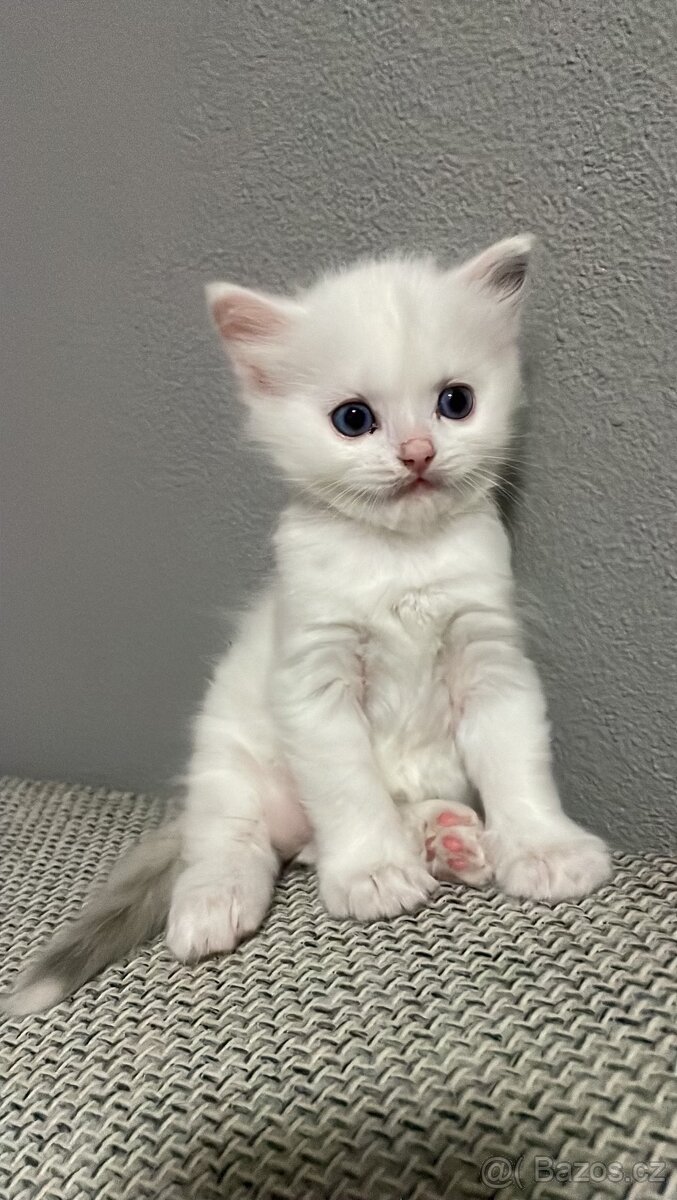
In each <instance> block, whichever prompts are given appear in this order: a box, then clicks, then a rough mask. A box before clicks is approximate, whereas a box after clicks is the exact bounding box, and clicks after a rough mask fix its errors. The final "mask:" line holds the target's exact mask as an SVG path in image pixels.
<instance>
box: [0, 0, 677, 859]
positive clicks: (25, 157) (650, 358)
mask: <svg viewBox="0 0 677 1200" xmlns="http://www.w3.org/2000/svg"><path fill="white" fill-rule="evenodd" d="M674 12H675V10H674V5H672V4H670V3H668V0H665V2H664V3H663V2H661V0H641V2H640V3H637V0H613V2H609V0H601V3H596V4H591V3H590V2H589V0H560V2H559V3H557V4H555V3H554V2H548V3H546V0H541V2H540V3H529V2H527V0H522V2H521V3H520V2H518V0H503V2H502V3H500V4H496V3H494V2H493V0H491V2H490V0H475V2H474V3H472V4H470V3H467V2H466V0H408V2H405V3H397V2H395V3H393V2H392V0H368V2H367V0H347V3H345V4H338V3H333V2H330V0H325V2H324V3H312V4H308V3H307V2H306V0H294V2H291V0H290V2H289V3H285V4H282V3H279V2H276V0H262V3H261V4H251V3H250V2H249V0H246V2H245V0H234V2H232V3H226V2H221V3H216V2H198V3H196V4H193V5H187V4H183V3H181V2H180V0H163V3H162V4H160V3H159V2H158V3H155V4H138V3H137V2H136V0H134V2H133V3H132V2H129V0H123V2H118V3H116V4H114V5H103V4H98V5H92V4H90V3H86V2H85V0H65V2H64V3H63V4H59V5H57V4H53V3H49V2H48V0H42V2H41V3H40V2H37V0H36V2H34V3H31V4H23V5H19V4H15V5H9V6H5V12H4V14H3V26H4V28H3V31H2V38H1V39H0V44H1V50H0V53H1V54H2V56H3V58H4V62H3V63H2V66H1V69H0V80H1V83H0V87H1V88H2V89H3V92H4V95H3V97H2V99H3V103H2V111H3V122H2V128H1V131H0V137H1V138H2V143H3V144H2V147H1V148H0V161H2V164H3V166H2V173H3V193H2V198H1V200H0V204H1V206H2V208H1V217H2V222H1V223H2V228H3V230H4V231H5V232H6V231H9V238H8V240H7V242H6V243H5V244H4V249H3V252H2V259H3V261H2V268H3V274H4V277H5V278H4V284H3V286H2V351H1V354H2V363H1V365H0V380H1V381H2V418H1V419H2V431H1V432H2V441H1V445H2V457H3V462H2V475H1V485H2V490H3V511H2V517H3V532H2V543H1V550H2V561H1V564H0V568H1V571H2V576H1V593H0V600H1V612H2V644H1V645H2V675H1V680H2V686H1V689H0V706H1V715H0V739H1V741H0V746H1V763H2V767H3V768H4V769H5V770H7V771H12V772H24V773H28V774H31V775H33V776H61V777H65V778H68V779H76V778H80V779H85V780H90V781H104V782H109V783H114V784H117V785H122V786H132V787H138V786H144V787H149V786H152V787H157V786H161V785H163V784H164V783H165V782H166V781H167V780H168V779H169V778H170V777H171V775H172V773H173V772H174V771H176V770H177V769H179V768H180V766H181V763H182V760H183V758H184V756H185V753H186V748H187V727H188V721H189V718H190V715H191V714H192V711H193V710H194V708H195V706H196V704H197V702H198V700H199V697H200V694H201V692H202V689H203V685H204V680H205V677H206V673H207V670H208V662H209V659H210V656H211V655H212V654H214V653H215V652H216V650H217V649H218V647H219V645H220V643H221V640H222V636H223V631H222V629H221V624H220V619H219V616H218V612H219V609H220V608H221V607H226V608H227V607H228V606H232V605H234V604H239V603H240V602H241V601H242V599H243V597H245V596H246V595H247V593H248V592H249V590H250V589H251V588H252V586H253V585H255V583H256V580H257V579H258V578H259V577H260V575H261V572H262V570H263V569H264V568H265V565H266V563H267V549H266V535H267V531H268V528H269V526H270V523H271V521H272V520H273V518H274V516H275V514H276V512H277V511H278V509H279V506H280V501H281V495H280V491H279V490H278V488H277V486H276V485H275V484H273V483H272V482H271V481H270V478H269V472H268V470H267V469H264V468H263V467H262V466H261V465H260V463H259V462H258V461H257V460H256V459H255V458H254V457H253V456H252V455H250V453H249V452H246V451H245V450H244V449H243V448H242V447H241V446H240V444H239V442H238V436H237V415H236V407H235V404H234V401H233V397H232V389H231V388H230V385H229V384H228V382H227V379H226V376H225V373H224V371H223V369H222V365H221V360H220V355H219V351H218V348H217V346H216V344H215V341H214V339H213V338H212V336H211V333H210V331H209V330H208V328H207V323H206V319H205V315H204V311H203V301H202V294H201V285H202V283H203V281H204V280H206V279H209V278H210V277H213V276H215V275H216V276H218V275H225V276H230V277H233V278H236V279H239V280H242V281H245V282H251V283H259V284H267V285H273V286H276V285H281V284H283V283H284V281H285V280H289V279H295V280H305V279H307V278H308V276H309V275H310V274H311V273H312V271H313V270H314V268H315V267H316V266H318V265H326V264H327V263H329V262H332V261H334V260H336V259H342V258H350V257H352V256H353V255H356V254H361V253H364V252H365V251H378V250H381V249H383V248H386V247H392V246H395V247H398V246H399V247H420V248H432V249H434V250H437V251H440V252H441V253H446V252H451V253H453V254H455V253H457V252H459V251H461V252H464V251H466V250H469V249H471V248H474V247H479V246H481V245H482V244H483V243H485V242H487V241H488V240H490V239H491V238H494V237H497V236H500V235H502V234H506V233H511V232H513V231H515V230H519V229H522V228H525V227H526V228H528V229H532V230H535V231H536V232H538V233H540V234H541V235H542V237H543V238H544V241H545V246H544V249H543V252H542V255H541V261H540V265H539V272H540V274H539V278H538V281H537V286H536V290H535V293H534V299H533V304H532V313H531V322H530V330H529V344H530V347H531V351H532V357H533V358H534V360H535V364H536V365H535V368H534V371H533V379H532V390H533V391H534V402H533V409H532V415H531V428H530V440H529V443H528V448H527V451H526V458H527V463H526V466H525V468H524V475H525V482H526V492H525V496H524V499H523V501H522V503H521V505H520V507H519V509H518V514H517V530H516V540H517V565H518V571H519V574H520V577H521V579H522V581H523V583H524V586H525V589H526V592H527V595H528V597H529V600H530V607H531V608H532V610H533V611H534V614H535V625H534V645H535V649H536V655H537V658H538V659H539V662H540V665H541V668H542V670H543V673H544V676H545V679H546V684H547V688H548V692H549V696H550V700H551V709H552V715H553V720H554V724H555V726H556V730H557V751H558V770H559V775H560V779H561V782H562V787H563V791H564V793H565V796H566V798H567V801H568V804H569V806H570V808H571V810H572V811H573V812H575V813H577V814H579V815H580V816H583V817H585V818H586V819H587V820H588V821H589V823H590V824H591V825H593V826H594V827H595V828H597V829H599V830H601V831H603V832H607V833H609V834H610V835H611V838H612V840H613V842H614V843H615V844H616V845H619V846H623V845H632V846H646V847H648V846H654V847H662V846H664V845H665V844H666V843H667V842H668V841H671V842H673V844H674V835H673V829H674V818H673V813H674V808H673V785H674V776H675V769H674V768H675V762H674V710H675V699H676V698H677V697H676V682H675V679H676V671H675V651H674V646H675V624H674V607H675V606H674V588H673V584H674V580H675V553H674V549H673V545H672V542H673V540H674V502H675V495H674V466H673V464H674V460H675V450H676V449H677V438H676V434H675V394H674V379H675V370H674V368H675V357H674V350H673V344H674V328H675V316H676V312H675V286H674V256H673V251H674V239H675V228H676V219H675V218H676V215H677V214H676V212H675V192H674V168H675V165H676V164H675V117H676V116H677V113H676V112H675V93H674V90H672V88H671V76H674V44H675V32H676V30H675V18H674ZM5 143H7V144H5ZM671 535H672V537H671Z"/></svg>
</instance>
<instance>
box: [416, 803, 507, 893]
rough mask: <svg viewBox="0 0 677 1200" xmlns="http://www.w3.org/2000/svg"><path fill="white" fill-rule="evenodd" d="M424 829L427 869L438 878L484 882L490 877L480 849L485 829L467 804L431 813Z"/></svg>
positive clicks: (474, 882)
mask: <svg viewBox="0 0 677 1200" xmlns="http://www.w3.org/2000/svg"><path fill="white" fill-rule="evenodd" d="M428 822H429V823H428V824H427V828H426V830H425V852H426V859H427V861H428V863H429V864H430V869H431V871H432V872H433V874H435V875H436V876H437V877H438V878H441V879H445V878H447V879H449V878H451V879H457V880H458V879H461V880H463V881H465V882H468V883H473V884H478V883H484V882H486V880H487V879H488V878H490V875H491V871H490V869H489V867H488V866H487V862H486V858H485V855H484V850H483V848H482V834H483V833H484V828H483V825H482V822H481V821H480V819H479V817H478V816H477V814H476V813H475V812H474V810H473V809H472V808H470V807H469V806H467V805H461V804H459V805H458V806H455V807H451V806H449V807H447V808H444V809H442V811H441V812H437V813H434V814H432V813H431V814H430V816H429V818H428Z"/></svg>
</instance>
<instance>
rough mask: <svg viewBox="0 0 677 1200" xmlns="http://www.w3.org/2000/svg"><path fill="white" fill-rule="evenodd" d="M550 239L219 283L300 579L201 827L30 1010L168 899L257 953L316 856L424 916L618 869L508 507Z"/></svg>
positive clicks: (155, 850) (65, 950)
mask: <svg viewBox="0 0 677 1200" xmlns="http://www.w3.org/2000/svg"><path fill="white" fill-rule="evenodd" d="M530 244H531V243H530V239H529V238H527V237H518V238H512V239H509V240H507V241H505V242H501V243H499V244H498V245H496V246H493V247H491V248H490V249H489V250H487V251H485V252H484V253H483V254H481V255H479V256H478V257H477V258H475V259H473V260H471V261H470V262H468V263H465V264H463V265H461V266H460V267H456V268H454V269H444V268H440V267H438V266H436V265H435V263H434V262H432V261H430V260H416V259H387V260H385V261H383V262H368V263H364V264H362V265H358V266H356V267H353V268H352V269H350V270H346V271H344V272H342V273H340V274H335V275H331V276H329V277H328V278H326V279H324V280H323V281H322V282H320V283H319V284H317V286H316V287H314V288H312V289H310V290H309V291H306V292H303V293H301V294H300V295H298V296H296V297H295V298H294V299H282V298H275V297H270V296H263V295H260V294H258V293H255V292H251V291H248V290H246V289H243V288H239V287H234V286H231V285H230V284H214V285H212V286H211V287H210V289H209V292H208V295H209V303H210V307H211V310H212V314H213V317H214V320H215V322H216V325H217V327H218V329H219V331H220V334H221V336H222V338H223V342H224V345H225V348H226V350H227V351H228V354H229V356H230V358H231V361H232V363H233V365H234V367H235V369H236V371H237V373H238V375H239V377H240V380H241V383H242V392H243V397H244V400H245V403H246V406H247V411H248V414H249V426H250V430H251V433H252V435H253V436H254V438H255V439H256V440H257V441H258V442H260V443H261V444H263V445H264V446H265V447H266V448H267V449H268V451H269V452H270V453H271V455H272V457H273V458H274V460H275V462H276V463H277V465H278V467H279V468H280V469H281V471H282V472H283V473H284V475H285V476H286V477H287V479H288V481H289V484H290V489H291V493H292V496H293V498H292V501H291V503H290V504H289V506H288V508H287V509H286V511H285V512H284V513H283V515H282V519H281V521H280V524H279V528H278V531H277V535H276V539H275V547H276V554H277V571H276V574H275V577H274V579H273V582H272V584H271V586H270V587H269V589H268V591H267V592H266V593H265V594H264V595H263V596H262V597H261V598H260V599H259V600H258V602H257V603H256V604H255V605H254V607H253V608H252V610H251V612H250V613H249V615H248V616H247V617H246V619H245V620H244V621H243V622H242V626H241V629H240V634H239V638H238V640H237V642H236V644H235V645H234V647H233V648H232V649H231V650H230V652H229V653H228V654H227V656H226V657H225V658H224V659H223V660H222V662H221V663H220V664H219V666H218V669H217V671H216V674H215V678H214V681H213V683H212V685H211V688H210V690H209V693H208V695H207V698H206V701H205V705H204V708H203V710H202V712H201V713H200V716H199V717H198V720H197V722H196V727H195V748H194V753H193V757H192V761H191V763H190V768H189V772H188V795H187V801H186V806H185V812H184V815H183V818H182V821H181V824H180V827H179V828H175V827H172V826H168V827H167V828H166V829H165V830H161V831H160V832H159V833H157V834H155V835H152V836H151V837H150V838H149V839H147V840H146V842H144V843H142V844H141V845H140V846H139V847H138V848H137V849H136V850H135V851H134V852H133V854H132V855H131V856H130V857H129V858H128V859H126V860H123V862H122V863H121V864H120V865H119V866H118V867H117V868H116V870H115V871H114V873H113V875H112V876H111V879H110V881H109V883H108V885H107V887H106V888H105V889H104V890H103V892H102V893H101V894H100V895H99V896H98V897H96V898H95V899H94V901H92V902H91V903H90V904H89V906H88V907H86V908H85V910H84V912H83V914H82V915H81V916H80V918H79V919H78V920H77V921H76V922H75V923H74V925H73V926H71V927H70V928H67V929H65V930H64V931H62V933H60V934H59V935H57V937H56V938H55V939H54V941H53V942H52V943H51V945H50V946H48V947H47V949H46V950H45V951H44V952H43V954H42V957H41V959H40V960H39V961H38V963H37V965H36V966H33V967H32V968H30V969H29V970H28V971H27V972H25V973H24V975H23V976H22V977H21V978H20V979H19V981H18V985H17V987H16V989H15V991H14V993H13V994H12V995H11V996H9V997H7V998H5V1007H6V1008H7V1009H8V1010H9V1011H10V1012H13V1013H15V1014H18V1013H23V1012H28V1011H31V1010H33V1009H36V1008H40V1007H44V1006H46V1005H48V1004H52V1003H54V1002H56V1001H57V1000H59V999H61V998H62V997H63V996H65V995H67V994H68V993H69V992H71V991H73V990H74V989H75V988H76V987H78V986H79V985H80V984H81V983H83V982H84V981H85V980H86V979H88V978H90V977H91V976H92V975H93V974H94V973H95V972H96V971H98V970H100V969H101V967H102V966H103V965H104V964H105V963H106V962H108V961H110V959H111V958H113V957H118V956H120V955H121V954H123V953H125V952H126V950H128V949H129V948H131V946H133V945H134V944H135V943H136V942H137V941H140V940H141V939H142V938H143V937H145V936H148V935H149V934H151V933H153V932H154V931H155V930H156V929H158V928H159V927H160V926H161V924H162V923H163V922H164V920H165V918H166V917H167V912H169V916H168V922H167V940H168V943H169V946H170V947H171V949H172V950H173V952H174V954H175V955H176V956H177V957H178V958H180V959H196V958H200V957H202V956H203V955H206V954H213V953H216V952H222V951H228V950H232V949H233V948H234V946H236V945H237V943H238V942H239V941H240V940H241V939H242V938H243V937H244V936H245V935H247V934H250V933H253V932H254V931H255V930H256V929H257V928H258V926H259V925H260V924H261V922H262V920H263V918H264V916H265V914H266V911H267V909H268V906H269V903H270V899H271V896H272V892H273V887H274V884H275V879H276V877H277V874H278V871H279V869H280V866H281V864H282V863H283V862H285V861H288V860H290V859H292V858H294V857H297V856H299V857H301V858H302V859H304V860H305V861H315V862H316V867H317V872H318V876H319V884H320V890H321V894H322V897H323V900H324V902H325V904H326V905H327V908H328V909H329V910H330V912H332V913H333V914H334V915H335V916H337V917H355V918H358V919H360V920H369V919H372V918H377V917H390V916H395V915H396V914H397V913H399V912H402V911H405V910H410V909H414V908H416V907H417V906H418V905H420V904H422V903H424V902H425V900H426V898H427V897H428V896H429V895H430V893H431V892H432V891H433V890H434V888H435V887H436V886H437V880H438V879H440V878H451V879H457V880H462V881H465V882H467V883H469V884H481V883H484V882H485V881H486V880H487V879H489V878H491V877H492V876H493V877H495V879H496V881H497V883H498V885H499V886H500V887H502V888H504V889H505V890H506V891H507V892H510V893H512V894H515V895H518V896H531V897H535V898H538V899H546V900H557V899H559V898H561V897H566V896H572V897H575V896H582V895H585V893H586V892H588V891H590V890H591V889H592V888H594V887H595V886H596V885H597V884H599V883H600V882H601V881H602V880H603V879H604V878H605V877H606V876H607V874H608V872H609V858H608V854H607V851H606V849H605V847H604V845H603V843H602V842H601V841H600V840H599V838H597V837H594V836H592V835H591V834H589V833H586V832H585V831H584V830H583V829H581V828H579V826H578V825H576V824H574V822H573V821H571V820H570V819H569V818H568V817H566V816H565V815H564V813H563V812H562V809H561V806H560V802H559V799H558V795H557V790H556V787H555V784H554V781H553V777H552V772H551V766H550V748H549V737H548V724H547V720H546V712H545V704H544V700H543V694H542V691H541V687H540V684H539V681H538V678H537V675H536V672H535V670H534V667H533V665H532V663H531V662H530V661H529V659H528V658H527V657H526V656H525V653H524V649H523V646H522V638H521V634H520V629H519V626H518V622H517V619H516V616H515V609H514V595H513V580H512V574H511V569H510V550H509V545H508V540H507V537H506V534H505V532H504V530H503V528H502V525H501V522H500V520H499V517H498V515H497V512H496V508H495V505H494V501H493V499H492V490H493V487H494V484H495V482H496V477H497V472H498V470H499V468H500V465H501V464H502V462H503V460H504V459H505V457H506V455H507V454H508V451H509V444H510V436H511V429H512V422H513V417H514V413H515V409H516V406H517V404H518V401H519V382H520V381H519V354H518V345H517V342H518V329H519V314H520V307H521V304H522V296H523V292H524V284H525V278H526V273H527V261H528V257H529V251H530ZM451 383H454V384H457V385H460V384H463V385H465V386H466V387H467V388H471V389H472V390H473V392H474V395H475V405H474V408H473V410H472V411H471V413H470V415H468V416H467V417H465V419H458V420H456V419H448V418H447V417H446V416H441V415H438V413H437V399H438V395H439V393H440V391H441V390H442V389H444V387H445V386H446V385H448V384H451ZM357 399H360V400H361V401H362V402H365V401H366V402H368V404H369V405H370V406H371V409H372V411H373V413H374V415H375V420H376V427H375V428H374V430H373V432H371V433H366V434H365V435H364V436H361V437H345V436H342V434H341V433H339V432H337V430H336V429H335V428H334V425H333V424H332V421H331V413H332V411H333V410H334V409H335V408H336V406H337V405H339V404H341V403H342V402H344V401H349V400H357ZM478 796H479V798H480V800H481V805H482V809H483V813H484V819H485V825H486V828H484V827H483V825H482V822H481V821H480V819H479V817H478V815H477V813H476V812H475V807H474V804H475V800H476V798H477V797H478Z"/></svg>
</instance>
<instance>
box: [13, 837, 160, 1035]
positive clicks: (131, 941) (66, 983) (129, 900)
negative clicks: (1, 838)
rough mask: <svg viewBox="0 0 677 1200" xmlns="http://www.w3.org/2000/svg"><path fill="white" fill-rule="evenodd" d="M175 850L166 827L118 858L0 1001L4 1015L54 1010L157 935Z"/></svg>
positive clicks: (21, 1014) (20, 1014)
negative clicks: (98, 887)
mask: <svg viewBox="0 0 677 1200" xmlns="http://www.w3.org/2000/svg"><path fill="white" fill-rule="evenodd" d="M180 844H181V843H180V836H179V829H178V824H177V823H172V824H170V825H165V826H163V827H162V828H161V829H159V830H158V831H157V832H156V833H152V834H150V835H149V836H147V837H145V838H144V839H143V840H142V841H141V842H139V844H138V846H135V847H134V849H133V850H132V851H131V852H130V853H129V854H127V855H125V856H124V857H123V858H121V859H120V861H119V862H118V863H117V864H116V865H115V867H114V868H113V871H112V873H111V875H110V877H109V879H108V881H107V883H106V884H105V885H104V887H103V890H102V891H101V892H99V894H98V895H97V896H95V897H94V898H93V900H91V901H90V902H89V903H88V904H86V905H85V907H84V909H83V910H82V912H81V914H80V916H79V917H78V918H77V920H76V921H75V922H74V923H73V924H72V925H70V926H69V927H68V928H66V929H64V930H62V931H61V933H58V934H57V935H56V937H54V938H53V939H52V941H51V942H49V943H48V945H47V946H46V948H45V951H44V953H43V954H42V955H41V957H40V958H39V959H38V961H37V963H36V964H35V965H34V966H32V967H29V968H28V970H26V971H24V972H23V974H22V975H20V976H19V978H18V980H17V982H16V985H15V987H14V990H13V991H12V992H9V993H7V994H6V995H4V996H3V997H2V998H1V999H0V1004H1V1006H2V1008H4V1010H5V1012H7V1013H10V1014H11V1015H13V1016H23V1014H24V1013H30V1012H40V1011H41V1010H42V1009H44V1008H50V1007H51V1005H52V1004H58V1002H59V1001H60V1000H63V999H65V997H66V996H70V994H71V992H74V991H75V990H76V988H79V987H80V986H81V984H83V983H86V982H87V980H88V979H91V978H92V976H93V975H96V974H97V972H99V971H100V970H101V969H102V968H103V967H105V966H106V965H107V964H108V963H110V962H113V961H114V960H115V959H118V958H122V957H123V956H124V955H125V954H128V953H129V951H130V950H133V948H134V947H135V946H137V945H138V944H139V942H143V941H146V940H147V939H148V938H150V937H153V936H154V935H155V934H156V933H159V932H160V930H161V929H162V926H163V924H164V922H165V919H166V917H167V913H168V911H169V901H170V897H171V891H172V884H173V882H174V879H175V877H176V874H177V871H178V866H179V852H180Z"/></svg>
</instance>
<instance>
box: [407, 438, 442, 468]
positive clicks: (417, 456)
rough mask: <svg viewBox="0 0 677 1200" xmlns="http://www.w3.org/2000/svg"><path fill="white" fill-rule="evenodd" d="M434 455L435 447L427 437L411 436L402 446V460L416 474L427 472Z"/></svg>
mask: <svg viewBox="0 0 677 1200" xmlns="http://www.w3.org/2000/svg"><path fill="white" fill-rule="evenodd" d="M434 457H435V447H434V446H433V444H432V442H431V440H430V438H427V437H413V438H409V440H408V441H406V442H402V445H401V446H400V462H402V463H404V465H405V467H408V468H409V470H410V471H413V472H414V474H416V475H423V474H425V472H426V471H427V470H428V467H429V466H430V464H431V462H432V461H433V459H434Z"/></svg>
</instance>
